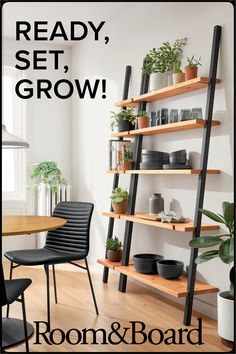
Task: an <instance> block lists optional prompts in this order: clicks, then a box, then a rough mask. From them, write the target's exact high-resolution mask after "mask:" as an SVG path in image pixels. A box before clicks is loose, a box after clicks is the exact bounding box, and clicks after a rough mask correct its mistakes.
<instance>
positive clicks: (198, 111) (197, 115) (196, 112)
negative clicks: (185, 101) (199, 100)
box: [191, 107, 202, 119]
mask: <svg viewBox="0 0 236 354" xmlns="http://www.w3.org/2000/svg"><path fill="white" fill-rule="evenodd" d="M191 119H202V108H201V107H199V108H198V107H196V108H192V113H191Z"/></svg>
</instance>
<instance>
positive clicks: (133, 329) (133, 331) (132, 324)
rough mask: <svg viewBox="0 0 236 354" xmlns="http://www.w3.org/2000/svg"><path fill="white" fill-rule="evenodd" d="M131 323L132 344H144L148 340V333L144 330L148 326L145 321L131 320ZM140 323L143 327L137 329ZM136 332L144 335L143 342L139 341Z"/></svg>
mask: <svg viewBox="0 0 236 354" xmlns="http://www.w3.org/2000/svg"><path fill="white" fill-rule="evenodd" d="M130 323H131V338H132V339H131V343H130V344H143V343H145V342H146V340H147V335H146V333H145V332H144V330H145V328H146V326H145V323H143V322H140V321H130ZM137 324H139V325H141V329H137V328H136V325H137ZM136 334H140V335H142V341H141V342H137V340H136Z"/></svg>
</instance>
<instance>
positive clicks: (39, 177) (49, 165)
mask: <svg viewBox="0 0 236 354" xmlns="http://www.w3.org/2000/svg"><path fill="white" fill-rule="evenodd" d="M31 178H32V179H33V180H34V182H35V183H40V182H43V183H46V184H49V185H50V186H51V187H52V192H53V193H55V192H57V190H58V189H57V184H66V183H67V181H66V180H65V179H64V178H62V176H61V171H60V169H59V168H58V167H57V163H56V162H54V161H43V162H40V163H39V164H38V165H37V166H36V167H35V168H34V170H33V173H32V175H31Z"/></svg>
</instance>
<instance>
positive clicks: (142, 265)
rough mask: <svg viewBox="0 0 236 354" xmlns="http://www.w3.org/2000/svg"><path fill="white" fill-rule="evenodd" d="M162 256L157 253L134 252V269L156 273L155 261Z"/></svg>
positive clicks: (143, 272)
mask: <svg viewBox="0 0 236 354" xmlns="http://www.w3.org/2000/svg"><path fill="white" fill-rule="evenodd" d="M163 258H164V257H163V256H160V255H159V254H150V253H141V254H136V255H134V269H135V270H136V271H137V272H139V273H142V274H157V261H158V260H162V259H163Z"/></svg>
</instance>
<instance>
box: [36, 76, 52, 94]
mask: <svg viewBox="0 0 236 354" xmlns="http://www.w3.org/2000/svg"><path fill="white" fill-rule="evenodd" d="M43 84H46V85H47V86H46V87H42V85H43ZM51 88H52V83H51V81H50V80H47V79H45V80H38V81H37V98H41V92H44V93H45V96H46V97H47V98H52V97H51V95H50V93H49V92H48V91H49V90H51Z"/></svg>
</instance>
